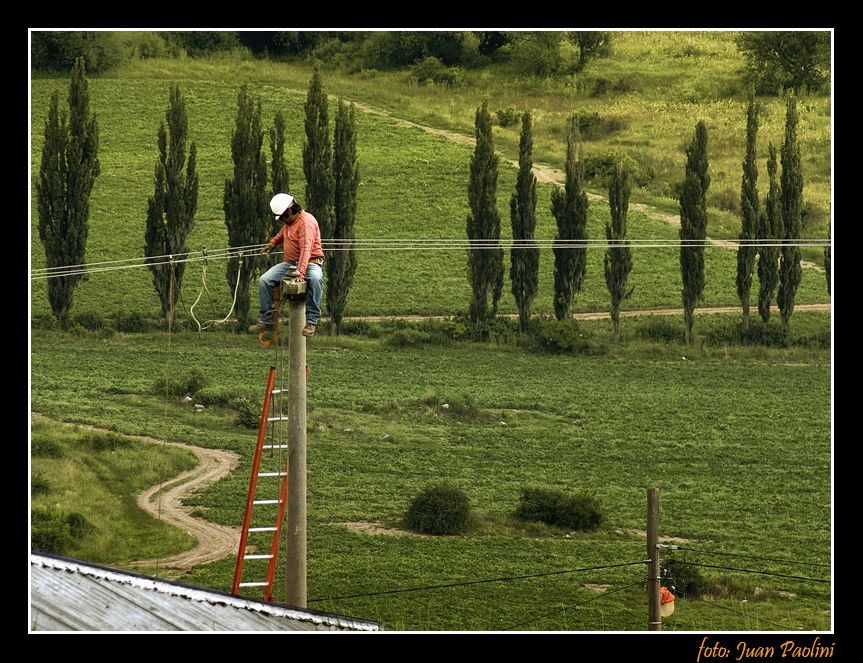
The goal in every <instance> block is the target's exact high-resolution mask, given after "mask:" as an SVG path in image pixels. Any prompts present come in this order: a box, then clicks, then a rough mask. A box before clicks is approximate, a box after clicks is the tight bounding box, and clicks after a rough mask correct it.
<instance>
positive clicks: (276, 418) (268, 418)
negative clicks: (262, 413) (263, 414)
mask: <svg viewBox="0 0 863 663" xmlns="http://www.w3.org/2000/svg"><path fill="white" fill-rule="evenodd" d="M287 420H288V418H287V417H267V421H287Z"/></svg>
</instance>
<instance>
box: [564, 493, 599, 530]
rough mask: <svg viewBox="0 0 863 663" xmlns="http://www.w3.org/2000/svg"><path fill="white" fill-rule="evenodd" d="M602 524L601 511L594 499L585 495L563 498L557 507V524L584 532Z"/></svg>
mask: <svg viewBox="0 0 863 663" xmlns="http://www.w3.org/2000/svg"><path fill="white" fill-rule="evenodd" d="M600 523H602V509H601V508H600V506H599V501H598V500H597V499H596V498H595V497H591V496H590V495H587V494H584V493H582V494H579V495H568V496H565V497H564V498H563V499H561V500H560V502H559V503H558V505H557V524H558V525H561V526H563V527H569V528H571V529H574V530H579V531H586V530H593V529H596V528H597V527H599V525H600Z"/></svg>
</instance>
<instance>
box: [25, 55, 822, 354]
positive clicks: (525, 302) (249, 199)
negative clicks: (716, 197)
mask: <svg viewBox="0 0 863 663" xmlns="http://www.w3.org/2000/svg"><path fill="white" fill-rule="evenodd" d="M85 69H86V67H85V63H84V60H83V58H79V59H78V60H77V61H76V63H75V66H74V67H73V70H72V76H71V80H70V87H69V95H68V106H69V111H68V120H67V113H66V111H65V110H63V111H61V109H60V103H59V93H58V92H55V93H54V94H53V95H52V98H51V103H50V107H49V112H48V117H47V120H46V124H45V144H44V146H43V150H42V162H41V165H40V174H39V181H38V182H37V184H36V190H37V197H38V214H39V236H40V239H41V240H42V243H43V246H44V249H45V254H46V265H47V267H49V268H51V267H62V266H67V265H76V264H82V263H83V262H84V254H85V248H86V240H87V232H88V217H89V196H90V192H91V191H92V187H93V184H94V182H95V179H96V177H97V176H98V175H99V160H98V141H99V131H98V123H97V120H96V117H95V115H94V114H91V113H90V111H89V94H88V86H87V79H86V74H85ZM797 123H798V116H797V102H796V95H795V94H794V93H789V94H788V95H787V97H786V122H785V137H784V142H783V144H782V146H781V166H782V172H781V179H780V177H779V175H778V164H777V152H776V149H775V147H774V146H773V144H772V143H771V144H770V145H769V148H768V161H767V173H768V180H769V184H768V192H767V195H766V198H765V199H764V201H763V202H762V201H761V200H760V199H759V195H758V188H757V179H758V168H757V163H756V154H757V150H756V140H757V132H758V125H759V106H758V104H757V102H756V99H755V95H754V90H753V91H751V92H750V96H749V103H748V108H747V130H746V131H747V133H746V152H745V156H744V160H743V177H742V180H741V194H740V196H741V234H740V240H741V244H740V247H739V249H738V260H737V294H738V297H739V299H740V302H741V307H742V311H743V315H742V329H743V331H744V332H747V331H748V329H749V309H750V291H751V287H752V282H753V275H754V274H755V273H757V275H758V279H759V282H760V286H759V290H758V312H759V315H760V316H761V318H762V321H763V323H764V324H765V325H766V324H767V323H768V321H769V318H770V309H771V303H772V300H773V298H774V296H775V297H776V302H777V305H778V307H779V311H780V318H781V321H782V329H783V331H784V333H785V334H786V335H787V334H788V331H789V326H790V320H791V315H792V313H793V310H794V302H795V296H796V291H797V288H798V287H799V284H800V280H801V276H802V272H801V267H800V260H801V256H800V248H799V246H793V245H792V244H793V243H794V241H795V240H798V239H799V238H800V232H801V210H802V206H803V205H802V203H803V201H802V196H803V175H802V165H801V158H800V148H799V145H798V142H797ZM475 128H476V147H475V149H474V153H473V155H472V158H471V164H470V179H469V183H468V203H469V208H470V213H469V214H468V217H467V222H466V231H467V236H468V238H469V239H470V240H471V246H470V248H469V249H468V264H467V276H468V280H469V283H470V286H471V292H472V296H471V301H470V303H469V306H468V316H469V319H470V320H471V321H472V322H473V323H474V324H476V325H477V326H479V325H481V324H482V323H483V322H485V321H487V320H490V319H491V318H494V317H495V316H496V314H497V311H498V305H499V301H500V297H501V295H502V292H503V280H504V279H503V271H504V268H503V264H504V262H503V248H502V247H501V245H500V216H499V213H498V209H497V174H498V162H499V159H498V157H497V155H496V154H495V152H494V143H493V136H492V122H491V116H490V114H489V111H488V104H487V103H484V104H483V105H482V106H481V107H480V108H477V111H476V118H475ZM305 134H306V140H305V143H304V145H303V150H302V159H303V170H304V175H305V179H306V192H305V194H306V197H305V203H306V205H305V206H306V208H307V209H309V210H310V211H311V212H312V213H314V214H315V216H316V218H317V219H318V221H319V223H320V226H321V233H322V237H324V238H328V239H329V238H333V239H337V240H341V242H340V246H339V247H338V249H339V250H334V251H331V252H330V255H329V256H328V266H327V270H326V273H327V307H328V311H329V313H330V317H331V325H330V329H331V333H338V331H339V328H340V326H341V323H342V319H343V315H344V311H345V308H346V306H347V299H348V294H349V292H350V289H351V286H352V283H353V276H354V272H355V270H356V258H355V255H354V247H353V244H352V242H351V240H352V239H354V236H355V235H354V232H355V231H354V225H355V219H356V203H357V201H356V193H357V188H358V185H359V168H358V164H357V154H356V140H357V132H356V118H355V111H354V108H353V105H351V106H350V107H348V106H346V105H345V103H344V102H343V101H342V100H339V104H338V110H337V113H336V118H335V128H334V131H333V134H332V136H333V142H332V143H331V141H330V131H329V114H328V102H327V96H326V94H324V92H323V88H322V81H321V76H320V72H319V71H318V70H317V69H316V70H315V71H314V73H313V75H312V78H311V81H310V83H309V90H308V94H307V99H306V104H305ZM268 137H269V148H270V150H269V152H270V163H269V168H268V166H267V158H266V155H265V153H264V129H263V124H262V117H261V102H260V99H256V98H255V97H254V96H253V95H252V94H251V93H250V91H249V88H248V85H243V86H242V87H241V88H240V90H239V93H238V96H237V115H236V123H235V128H234V131H233V134H232V139H231V154H232V159H233V163H234V167H233V176H232V177H231V178H230V179H227V180H226V181H225V185H224V197H223V209H224V212H225V223H226V226H227V231H228V243H229V246H231V247H249V246H254V245H258V244H263V243H264V242H266V241H267V240H268V239H269V238H270V237H271V236H272V235H273V234H275V232H277V230H278V228H276V227H275V225H274V222H273V219H272V217H271V214H270V213H269V209H268V206H267V201H268V200H269V198H270V197H272V196H273V195H274V194H275V193H278V192H280V191H287V190H289V188H290V187H289V182H290V177H289V172H288V167H287V161H286V157H285V151H284V142H285V122H284V117H283V115H282V113H281V111H277V112H276V114H275V118H274V122H273V126H272V127H271V128H270V129H269V131H268ZM156 144H157V150H158V158H157V161H156V164H155V169H154V194H153V196H152V197H150V198H149V199H148V203H147V219H146V230H145V248H144V255H145V263H146V264H147V265H148V267H149V269H150V271H151V273H152V280H153V287H154V289H155V291H156V294H157V296H158V297H159V301H160V304H161V311H162V315H163V317H165V318H166V320H168V321H169V322H170V320H171V317H172V312H173V309H174V306H175V305H176V303H177V300H178V298H179V293H180V289H181V286H182V279H183V271H184V267H185V263H184V262H182V261H180V260H174V259H173V258H174V257H176V258H179V257H181V256H184V255H185V254H187V253H188V250H187V247H186V239H187V237H188V235H189V233H190V232H191V230H192V229H193V227H194V217H195V212H196V208H197V196H198V183H199V182H198V175H197V172H196V162H197V150H196V145H195V143H194V142H189V139H188V120H187V116H186V110H185V103H184V101H183V97H182V93H181V90H180V88H179V86H178V85H176V84H171V85H170V86H169V90H168V108H167V110H166V112H165V121H163V122H162V123H161V124H160V126H159V128H158V131H157V133H156ZM187 144H188V147H187ZM686 157H687V161H686V168H685V174H684V182H683V187H682V191H681V195H680V200H679V203H680V220H681V225H680V240H681V246H680V267H681V276H682V282H683V290H682V292H681V296H682V303H683V308H684V321H685V327H686V342H687V343H692V342H693V341H694V335H693V321H694V311H695V308H696V307H697V305H698V304H699V303H700V302H701V300H702V296H703V291H704V257H703V256H704V242H705V240H706V238H707V202H706V200H707V199H706V194H707V190H708V188H709V186H710V175H709V163H708V155H707V128H706V125H705V123H704V122H703V121H702V122H699V123H698V124H697V126H696V128H695V134H694V136H693V138H692V141H691V143H690V144H689V146H688V147H687V150H686ZM532 167H533V163H532V137H531V115H530V113H529V112H526V113H524V114H523V116H522V130H521V138H520V142H519V167H518V174H517V178H516V185H515V190H514V191H513V193H512V194H511V198H510V221H511V225H512V235H513V240H514V241H513V247H512V249H511V253H510V281H511V292H512V294H513V297H514V298H515V302H516V305H517V307H518V312H519V328H520V330H521V331H522V332H523V333H526V332H527V331H528V328H529V323H530V318H531V306H532V302H533V300H534V298H535V296H536V293H537V291H538V287H539V284H538V279H539V249H538V246H537V244H536V242H535V239H534V237H535V229H536V205H537V196H536V177H535V176H534V175H533V173H532ZM565 171H566V179H565V183H564V186H563V187H560V188H556V189H555V190H554V191H553V192H552V195H551V201H550V202H551V211H552V214H553V216H554V218H555V221H556V225H557V236H556V239H555V241H554V243H553V245H552V248H553V255H554V284H553V287H554V297H553V303H554V313H555V317H556V318H557V319H558V320H565V319H567V318H569V317H570V311H571V308H572V305H573V301H574V299H575V297H576V295H577V294H578V293H579V292H580V290H581V288H582V285H583V282H584V279H585V276H586V270H587V246H586V243H585V240H587V218H588V200H587V194H586V191H585V188H584V157H583V153H582V150H581V142H580V136H579V129H578V122H577V119H576V118H575V117H572V118H570V121H569V123H568V130H567V155H566V165H565ZM268 175H269V187H268ZM631 190H632V179H631V176H630V173H629V172H628V170H627V168H626V166H625V165H624V163H623V162H622V161H620V162H618V163H616V164H614V166H613V168H612V169H611V172H610V175H609V178H608V199H609V209H610V218H609V219H608V220H607V221H606V224H605V234H606V239H607V241H608V247H607V249H606V253H605V256H604V260H603V267H604V276H605V281H606V285H607V288H608V290H609V294H610V298H611V306H610V316H611V319H612V322H613V327H614V336H615V337H616V338H620V323H619V318H620V310H621V306H622V304H623V302H624V301H625V300H626V299H628V298H629V297H630V296H631V295H632V288H630V287H628V285H627V281H628V277H629V274H630V272H631V270H632V266H633V259H632V251H631V246H630V243H629V242H628V240H627V238H626V236H627V212H628V206H629V197H630V194H631ZM753 239H754V240H764V242H762V245H758V246H754V245H753V242H752V240H753ZM771 240H784V241H785V242H786V245H783V246H768V245H767V244H769V243H770V241H771ZM166 258H167V259H166ZM756 263H757V269H756ZM262 267H263V258H262V257H261V256H260V255H258V254H257V253H256V252H254V251H245V252H243V251H241V252H238V254H237V255H235V256H234V257H232V258H231V259H230V260H229V262H228V267H227V270H226V279H227V281H228V285H229V286H230V288H231V290H232V291H235V292H236V302H237V305H236V314H237V318H238V321H239V323H238V324H239V326H243V325H245V324H246V323H247V322H248V320H249V309H250V303H251V302H250V297H249V285H250V283H251V281H252V279H253V278H254V275H255V272H256V271H258V270H260V269H261V268H262ZM825 267H826V270H827V286H828V290H829V287H830V252H829V247H828V249H826V250H825ZM81 278H82V277H81V275H61V276H59V277H57V278H52V279H49V281H48V299H49V302H50V304H51V308H52V311H53V313H54V315H55V316H57V317H58V318H59V319H60V321H61V324H63V323H65V322H66V321H67V319H68V314H69V310H70V309H71V306H72V296H73V292H74V288H75V286H76V284H77V283H78V282H79V281H80V279H81Z"/></svg>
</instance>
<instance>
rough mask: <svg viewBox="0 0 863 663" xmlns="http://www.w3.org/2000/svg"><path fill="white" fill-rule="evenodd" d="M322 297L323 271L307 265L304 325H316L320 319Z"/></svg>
mask: <svg viewBox="0 0 863 663" xmlns="http://www.w3.org/2000/svg"><path fill="white" fill-rule="evenodd" d="M323 295H324V270H323V269H321V266H320V265H316V264H315V263H309V265H308V266H307V267H306V324H307V325H317V324H318V322H320V319H321V299H322V297H323Z"/></svg>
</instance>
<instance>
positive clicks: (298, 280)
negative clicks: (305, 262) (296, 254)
mask: <svg viewBox="0 0 863 663" xmlns="http://www.w3.org/2000/svg"><path fill="white" fill-rule="evenodd" d="M305 280H306V278H305V277H304V276H296V277H294V283H302V282H303V281H305Z"/></svg>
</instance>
